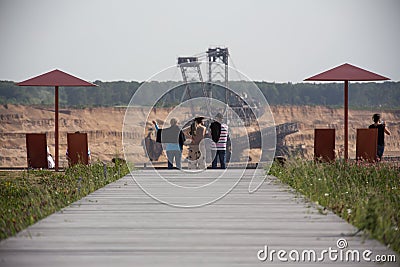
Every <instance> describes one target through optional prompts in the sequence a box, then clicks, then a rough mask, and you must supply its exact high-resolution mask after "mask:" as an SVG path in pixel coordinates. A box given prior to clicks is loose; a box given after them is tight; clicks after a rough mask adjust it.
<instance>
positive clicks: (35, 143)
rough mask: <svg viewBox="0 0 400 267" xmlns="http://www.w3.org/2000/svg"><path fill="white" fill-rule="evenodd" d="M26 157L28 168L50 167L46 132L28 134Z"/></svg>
mask: <svg viewBox="0 0 400 267" xmlns="http://www.w3.org/2000/svg"><path fill="white" fill-rule="evenodd" d="M26 158H27V163H28V168H46V169H47V168H48V164H47V142H46V134H45V133H30V134H26Z"/></svg>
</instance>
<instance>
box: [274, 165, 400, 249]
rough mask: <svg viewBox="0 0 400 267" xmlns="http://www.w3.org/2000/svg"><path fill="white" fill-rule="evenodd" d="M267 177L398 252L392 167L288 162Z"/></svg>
mask: <svg viewBox="0 0 400 267" xmlns="http://www.w3.org/2000/svg"><path fill="white" fill-rule="evenodd" d="M270 174H272V175H274V176H276V177H278V178H279V179H280V180H281V181H282V182H284V183H286V184H288V185H290V186H291V187H293V188H294V189H296V190H297V191H298V192H299V193H301V194H302V195H304V196H305V197H307V198H308V199H310V200H311V201H313V202H317V203H318V204H319V205H322V206H324V207H326V208H328V209H330V210H332V211H333V212H334V213H335V214H337V215H339V216H340V217H342V218H343V219H345V220H346V221H348V222H349V223H351V224H353V225H354V226H356V227H357V228H359V229H360V230H363V231H364V232H365V233H367V234H369V235H370V236H371V237H373V238H376V239H378V240H380V241H381V242H383V243H384V244H386V245H387V246H388V247H390V248H392V249H393V250H394V251H396V252H400V169H399V166H398V165H396V164H393V163H384V162H383V163H379V164H369V163H365V162H362V163H356V162H345V161H336V162H334V163H315V162H313V161H305V160H300V159H298V160H295V159H294V160H290V161H288V162H286V163H285V165H284V166H282V165H279V164H276V163H274V164H273V165H272V167H271V170H270Z"/></svg>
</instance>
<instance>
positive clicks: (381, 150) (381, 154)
mask: <svg viewBox="0 0 400 267" xmlns="http://www.w3.org/2000/svg"><path fill="white" fill-rule="evenodd" d="M384 151H385V146H384V145H383V146H381V145H378V152H377V154H378V158H379V160H382V156H383V152H384Z"/></svg>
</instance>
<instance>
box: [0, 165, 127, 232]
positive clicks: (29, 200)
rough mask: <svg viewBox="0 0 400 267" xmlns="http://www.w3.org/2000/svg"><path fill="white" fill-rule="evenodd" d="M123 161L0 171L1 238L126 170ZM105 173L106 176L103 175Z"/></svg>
mask: <svg viewBox="0 0 400 267" xmlns="http://www.w3.org/2000/svg"><path fill="white" fill-rule="evenodd" d="M128 172H129V171H128V168H127V166H126V165H125V164H121V165H114V164H112V165H109V166H106V169H104V166H103V163H101V162H97V163H95V164H92V165H90V166H85V165H75V166H73V167H71V168H68V169H66V170H65V172H54V171H51V170H42V171H40V170H29V171H1V172H0V196H1V199H0V239H5V238H7V237H9V236H12V235H14V234H16V233H17V232H19V231H21V230H22V229H24V228H26V227H28V226H29V225H31V224H33V223H35V222H37V221H38V220H40V219H42V218H44V217H46V216H48V215H50V214H52V213H54V212H56V211H58V210H60V209H62V208H63V207H66V206H68V205H69V204H71V203H73V202H75V201H77V200H79V199H81V198H82V197H84V196H86V195H87V194H89V193H91V192H93V191H95V190H97V189H99V188H101V187H103V186H105V185H106V184H108V183H111V182H114V181H116V180H118V179H119V178H120V177H122V176H124V175H126V174H127V173H128ZM105 174H106V177H105Z"/></svg>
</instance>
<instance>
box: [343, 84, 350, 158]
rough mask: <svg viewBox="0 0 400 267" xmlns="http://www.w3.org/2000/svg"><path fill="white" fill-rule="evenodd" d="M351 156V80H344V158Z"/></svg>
mask: <svg viewBox="0 0 400 267" xmlns="http://www.w3.org/2000/svg"><path fill="white" fill-rule="evenodd" d="M348 158H349V81H344V159H345V160H347V159H348Z"/></svg>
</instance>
